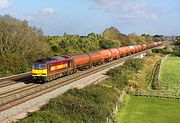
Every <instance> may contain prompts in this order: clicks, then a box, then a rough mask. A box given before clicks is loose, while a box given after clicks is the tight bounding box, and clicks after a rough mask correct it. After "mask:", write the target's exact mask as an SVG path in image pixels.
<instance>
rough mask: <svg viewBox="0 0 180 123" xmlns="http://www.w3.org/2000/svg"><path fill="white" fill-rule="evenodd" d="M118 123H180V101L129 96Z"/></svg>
mask: <svg viewBox="0 0 180 123" xmlns="http://www.w3.org/2000/svg"><path fill="white" fill-rule="evenodd" d="M126 100H127V102H126V106H125V108H124V109H122V110H121V111H120V112H119V113H118V114H117V123H179V122H180V101H179V100H175V99H162V98H156V97H137V96H127V99H126Z"/></svg>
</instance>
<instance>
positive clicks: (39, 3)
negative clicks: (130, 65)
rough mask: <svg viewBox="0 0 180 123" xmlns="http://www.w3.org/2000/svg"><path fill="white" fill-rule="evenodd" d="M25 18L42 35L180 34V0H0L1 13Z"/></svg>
mask: <svg viewBox="0 0 180 123" xmlns="http://www.w3.org/2000/svg"><path fill="white" fill-rule="evenodd" d="M5 14H8V15H11V16H13V17H15V18H18V19H21V20H27V21H28V22H29V24H30V25H31V26H36V27H38V28H41V29H42V31H43V32H44V34H45V35H63V34H64V33H67V34H79V35H87V34H89V33H91V32H95V33H99V34H100V33H102V32H103V31H104V30H105V29H106V28H108V27H112V26H113V27H116V28H118V29H119V31H120V32H121V33H124V34H129V33H132V32H135V33H137V34H138V35H141V34H144V33H146V34H152V35H155V34H162V35H180V0H0V15H1V16H2V15H5Z"/></svg>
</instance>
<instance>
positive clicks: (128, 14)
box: [90, 0, 169, 21]
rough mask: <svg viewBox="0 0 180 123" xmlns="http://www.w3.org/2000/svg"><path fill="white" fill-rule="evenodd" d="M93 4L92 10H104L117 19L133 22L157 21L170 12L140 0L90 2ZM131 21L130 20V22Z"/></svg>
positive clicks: (96, 0) (95, 0) (94, 0)
mask: <svg viewBox="0 0 180 123" xmlns="http://www.w3.org/2000/svg"><path fill="white" fill-rule="evenodd" d="M90 1H92V2H93V7H92V8H91V9H102V10H105V11H106V12H108V13H110V14H112V15H113V16H114V17H115V18H116V19H119V20H124V19H126V20H127V19H131V21H134V20H136V21H139V20H157V19H158V17H159V15H160V14H162V13H163V12H167V11H169V10H166V9H160V8H154V7H152V6H151V5H147V4H146V3H145V1H143V0H142V1H139V0H90ZM128 21H130V20H128Z"/></svg>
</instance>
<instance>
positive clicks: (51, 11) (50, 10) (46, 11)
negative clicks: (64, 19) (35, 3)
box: [39, 8, 56, 15]
mask: <svg viewBox="0 0 180 123" xmlns="http://www.w3.org/2000/svg"><path fill="white" fill-rule="evenodd" d="M55 12H56V10H55V9H53V8H43V9H42V10H40V11H39V13H41V14H43V15H51V14H54V13H55Z"/></svg>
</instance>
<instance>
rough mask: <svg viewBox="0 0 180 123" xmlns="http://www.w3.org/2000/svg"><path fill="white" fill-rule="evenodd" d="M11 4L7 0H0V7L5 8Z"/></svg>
mask: <svg viewBox="0 0 180 123" xmlns="http://www.w3.org/2000/svg"><path fill="white" fill-rule="evenodd" d="M11 6H12V3H11V2H9V1H8V0H0V9H7V8H9V7H11Z"/></svg>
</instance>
